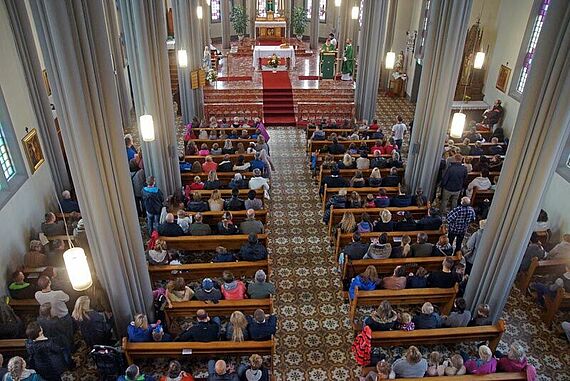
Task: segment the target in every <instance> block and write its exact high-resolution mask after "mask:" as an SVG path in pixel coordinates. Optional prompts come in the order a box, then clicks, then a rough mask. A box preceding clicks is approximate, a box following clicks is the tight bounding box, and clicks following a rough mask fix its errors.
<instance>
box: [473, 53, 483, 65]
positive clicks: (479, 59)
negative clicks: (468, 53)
mask: <svg viewBox="0 0 570 381" xmlns="http://www.w3.org/2000/svg"><path fill="white" fill-rule="evenodd" d="M484 62H485V52H477V54H475V61H473V67H474V68H475V69H481V68H482V67H483V63H484Z"/></svg>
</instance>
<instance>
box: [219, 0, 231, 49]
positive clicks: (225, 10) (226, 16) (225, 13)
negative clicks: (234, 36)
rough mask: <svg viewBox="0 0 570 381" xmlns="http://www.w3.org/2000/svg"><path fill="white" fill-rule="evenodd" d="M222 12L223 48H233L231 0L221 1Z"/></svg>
mask: <svg viewBox="0 0 570 381" xmlns="http://www.w3.org/2000/svg"><path fill="white" fill-rule="evenodd" d="M220 11H221V14H222V48H223V49H229V48H231V45H232V44H231V25H230V0H222V1H220Z"/></svg>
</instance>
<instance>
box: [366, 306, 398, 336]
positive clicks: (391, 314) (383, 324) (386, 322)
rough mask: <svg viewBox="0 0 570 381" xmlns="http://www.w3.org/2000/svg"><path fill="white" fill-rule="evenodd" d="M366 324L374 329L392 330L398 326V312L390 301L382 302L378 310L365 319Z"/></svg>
mask: <svg viewBox="0 0 570 381" xmlns="http://www.w3.org/2000/svg"><path fill="white" fill-rule="evenodd" d="M364 325H367V326H369V327H370V329H371V330H372V331H390V330H392V329H397V328H398V314H397V313H396V311H394V310H393V309H392V305H391V304H390V302H389V301H387V300H384V301H382V302H381V303H380V305H379V306H378V308H377V309H376V311H373V312H372V313H371V314H370V316H369V317H367V318H366V319H364Z"/></svg>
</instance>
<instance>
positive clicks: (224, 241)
mask: <svg viewBox="0 0 570 381" xmlns="http://www.w3.org/2000/svg"><path fill="white" fill-rule="evenodd" d="M247 237H248V236H247V234H236V235H204V236H182V237H160V239H162V240H164V241H166V246H167V247H168V248H169V249H180V250H186V251H211V250H215V249H216V247H218V246H223V247H225V248H226V249H228V250H239V248H240V247H241V246H242V245H243V244H244V243H246V242H247ZM257 238H258V239H259V242H261V243H262V244H263V245H264V246H266V247H267V234H258V235H257Z"/></svg>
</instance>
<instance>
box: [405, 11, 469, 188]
mask: <svg viewBox="0 0 570 381" xmlns="http://www.w3.org/2000/svg"><path fill="white" fill-rule="evenodd" d="M471 5H472V0H464V1H454V0H432V1H431V3H430V9H429V12H430V17H429V25H428V30H427V37H426V45H425V54H424V60H423V69H422V77H421V82H420V90H419V95H418V102H417V104H416V113H415V116H414V129H413V132H412V137H411V141H410V151H409V154H408V166H407V167H406V176H405V178H406V183H407V184H408V186H409V187H410V188H411V189H417V188H418V187H422V188H423V190H424V194H425V195H426V196H427V197H428V199H431V198H432V195H433V193H434V188H435V179H436V176H437V170H438V168H439V161H440V158H441V153H442V151H443V145H444V140H445V135H446V133H447V130H448V129H449V115H450V113H451V102H452V101H453V95H454V93H455V86H456V84H457V76H458V75H459V68H460V64H461V59H462V56H463V47H464V44H465V37H466V35H467V28H468V26H469V25H468V23H469V14H470V11H471Z"/></svg>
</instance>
